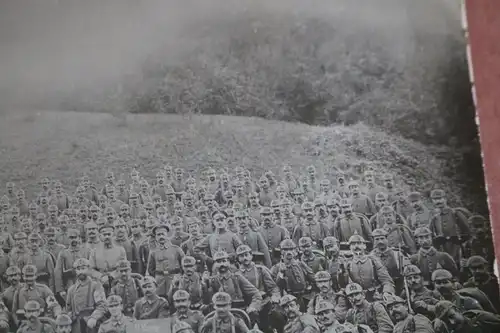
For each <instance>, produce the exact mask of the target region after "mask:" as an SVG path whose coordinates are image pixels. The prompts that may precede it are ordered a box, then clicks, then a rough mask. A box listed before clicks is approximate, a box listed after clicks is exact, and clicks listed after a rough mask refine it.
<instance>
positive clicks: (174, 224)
mask: <svg viewBox="0 0 500 333" xmlns="http://www.w3.org/2000/svg"><path fill="white" fill-rule="evenodd" d="M171 224H172V228H173V229H174V231H175V232H176V233H180V232H181V231H182V221H181V220H179V219H174V220H173V221H172V223H171Z"/></svg>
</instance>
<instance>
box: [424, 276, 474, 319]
mask: <svg viewBox="0 0 500 333" xmlns="http://www.w3.org/2000/svg"><path fill="white" fill-rule="evenodd" d="M452 280H453V276H452V275H451V273H450V272H448V271H447V270H445V269H437V270H435V271H434V272H433V273H432V283H433V284H434V288H435V291H436V292H438V293H439V295H440V296H441V299H445V300H447V301H450V302H452V303H453V304H455V305H456V306H457V307H458V308H459V309H462V311H468V310H483V308H482V306H481V305H480V304H479V302H478V301H476V300H475V299H474V298H472V297H468V296H462V295H460V294H459V293H458V292H456V290H455V288H454V284H453V282H452Z"/></svg>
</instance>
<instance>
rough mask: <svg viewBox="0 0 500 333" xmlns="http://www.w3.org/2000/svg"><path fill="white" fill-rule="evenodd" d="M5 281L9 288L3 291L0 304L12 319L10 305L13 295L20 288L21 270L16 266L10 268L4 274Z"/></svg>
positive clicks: (12, 301)
mask: <svg viewBox="0 0 500 333" xmlns="http://www.w3.org/2000/svg"><path fill="white" fill-rule="evenodd" d="M5 275H6V280H7V283H8V284H9V286H8V287H7V288H6V289H4V290H3V293H2V294H1V295H2V299H1V302H2V303H3V304H4V305H5V306H6V307H7V309H8V311H9V312H10V317H11V318H12V305H13V303H14V295H15V293H16V292H17V291H18V290H19V289H20V288H21V287H22V284H21V270H20V269H19V267H17V266H10V267H9V268H7V271H6V272H5Z"/></svg>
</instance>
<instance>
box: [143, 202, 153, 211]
mask: <svg viewBox="0 0 500 333" xmlns="http://www.w3.org/2000/svg"><path fill="white" fill-rule="evenodd" d="M143 207H144V209H154V208H155V207H154V206H153V203H152V202H150V201H148V202H146V203H144V206H143Z"/></svg>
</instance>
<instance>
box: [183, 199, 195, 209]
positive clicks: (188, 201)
mask: <svg viewBox="0 0 500 333" xmlns="http://www.w3.org/2000/svg"><path fill="white" fill-rule="evenodd" d="M184 204H185V205H186V206H187V207H189V208H191V207H193V199H191V198H187V199H185V200H184Z"/></svg>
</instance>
